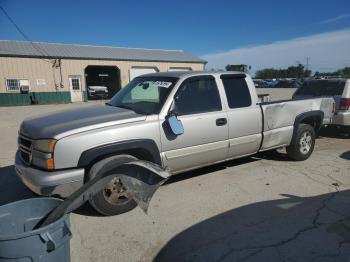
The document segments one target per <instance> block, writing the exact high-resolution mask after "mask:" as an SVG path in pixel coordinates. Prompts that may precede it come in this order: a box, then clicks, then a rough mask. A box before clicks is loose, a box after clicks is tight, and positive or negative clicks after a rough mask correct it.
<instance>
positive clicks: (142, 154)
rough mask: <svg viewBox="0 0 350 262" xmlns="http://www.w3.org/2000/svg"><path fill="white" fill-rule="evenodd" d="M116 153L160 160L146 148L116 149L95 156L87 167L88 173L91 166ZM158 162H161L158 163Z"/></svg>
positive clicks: (154, 160) (152, 160)
mask: <svg viewBox="0 0 350 262" xmlns="http://www.w3.org/2000/svg"><path fill="white" fill-rule="evenodd" d="M116 155H131V156H134V157H136V158H138V159H140V160H146V161H150V162H154V163H157V162H158V161H156V159H154V158H153V156H152V154H151V153H150V152H149V151H147V150H146V149H144V148H134V149H126V150H120V151H116V152H113V153H109V154H102V155H99V156H98V157H96V158H94V159H93V160H92V161H91V162H90V163H89V164H88V165H87V166H86V167H85V170H86V173H88V172H89V171H90V169H91V167H92V166H93V165H94V164H96V163H97V162H99V161H101V160H102V159H105V158H107V157H111V156H116ZM157 164H160V163H157Z"/></svg>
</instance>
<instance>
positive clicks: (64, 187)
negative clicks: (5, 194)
mask: <svg viewBox="0 0 350 262" xmlns="http://www.w3.org/2000/svg"><path fill="white" fill-rule="evenodd" d="M15 170H16V173H17V175H18V177H19V178H20V179H21V180H22V182H23V183H24V184H25V185H26V186H27V187H28V188H29V189H30V190H31V191H33V192H34V193H36V194H38V195H43V196H52V195H58V196H61V197H68V196H69V195H71V194H72V193H73V192H75V191H76V190H77V189H78V188H80V187H81V186H82V185H83V184H84V174H85V170H84V169H83V168H79V169H65V170H59V171H51V172H49V171H43V170H40V169H36V168H33V167H31V166H28V165H26V164H25V163H24V162H23V161H22V159H21V157H20V155H19V152H17V153H16V160H15Z"/></svg>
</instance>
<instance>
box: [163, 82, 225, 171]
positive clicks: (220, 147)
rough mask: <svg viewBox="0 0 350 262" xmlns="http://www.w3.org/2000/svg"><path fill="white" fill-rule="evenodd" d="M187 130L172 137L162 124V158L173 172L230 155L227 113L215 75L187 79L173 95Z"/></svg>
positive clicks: (176, 108) (176, 107)
mask: <svg viewBox="0 0 350 262" xmlns="http://www.w3.org/2000/svg"><path fill="white" fill-rule="evenodd" d="M174 103H175V106H174V108H175V111H176V112H177V114H178V119H179V120H180V121H181V122H182V125H183V128H184V133H183V134H182V135H179V136H176V137H175V136H172V135H171V134H169V132H168V131H167V129H166V128H164V127H163V126H162V127H161V144H162V152H163V159H164V163H165V165H166V166H168V167H169V168H170V169H171V171H172V172H179V171H184V170H187V169H191V168H194V167H198V166H202V165H208V164H211V163H214V162H217V161H220V160H224V159H226V158H227V153H228V140H227V139H228V125H227V115H226V112H224V111H223V110H222V108H223V107H222V101H221V97H220V94H219V90H218V87H217V84H216V80H215V78H214V77H213V76H196V77H190V78H188V79H186V80H185V81H184V82H183V83H182V84H181V86H180V87H179V89H178V91H177V92H176V94H175V97H174Z"/></svg>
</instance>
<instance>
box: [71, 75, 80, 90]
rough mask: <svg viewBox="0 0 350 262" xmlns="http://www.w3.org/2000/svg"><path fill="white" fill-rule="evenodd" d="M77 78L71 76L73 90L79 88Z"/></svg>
mask: <svg viewBox="0 0 350 262" xmlns="http://www.w3.org/2000/svg"><path fill="white" fill-rule="evenodd" d="M79 82H80V81H79V78H72V89H73V90H80V83H79Z"/></svg>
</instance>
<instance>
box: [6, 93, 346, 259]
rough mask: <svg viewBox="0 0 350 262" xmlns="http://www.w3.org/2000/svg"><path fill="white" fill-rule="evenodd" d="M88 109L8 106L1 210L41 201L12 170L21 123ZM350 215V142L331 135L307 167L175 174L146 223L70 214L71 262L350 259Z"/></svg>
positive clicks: (128, 217)
mask: <svg viewBox="0 0 350 262" xmlns="http://www.w3.org/2000/svg"><path fill="white" fill-rule="evenodd" d="M259 92H260V91H259ZM274 92H277V93H276V94H275V97H280V98H282V99H286V98H288V96H289V94H286V93H283V92H286V91H278V90H277V91H276V90H274ZM281 92H282V93H283V94H282V93H281ZM267 93H269V92H267ZM291 93H292V92H291ZM89 104H91V103H87V104H85V103H82V104H70V105H47V106H23V107H6V108H0V130H1V138H0V205H2V204H5V203H8V202H12V201H15V200H18V199H22V198H26V197H33V195H32V194H31V193H30V192H29V191H28V190H27V189H26V188H25V187H24V186H23V185H22V184H21V182H20V181H19V179H18V178H17V177H16V176H15V174H14V170H13V160H14V153H15V150H16V137H17V130H18V127H19V125H20V122H21V121H22V120H23V119H24V118H25V117H29V116H35V115H38V114H41V113H46V112H52V111H56V110H61V109H65V108H72V107H82V106H88V105H89ZM349 207H350V139H349V137H347V136H343V135H338V134H334V133H331V132H329V131H323V132H322V134H321V136H320V138H319V139H318V140H317V142H316V147H315V151H314V153H313V155H312V156H311V158H310V159H309V160H307V161H305V162H292V161H289V160H288V159H287V158H286V157H285V154H284V152H283V150H282V151H279V152H278V153H275V154H272V153H271V154H260V155H258V156H254V157H249V158H244V159H241V160H234V161H230V162H227V163H224V164H220V165H215V166H213V167H209V168H204V169H200V170H197V171H193V172H188V173H185V174H181V175H177V176H174V177H173V178H172V179H171V181H170V182H169V183H167V184H166V185H164V186H163V187H161V188H160V189H159V191H158V192H157V193H156V194H155V196H154V199H153V200H152V202H151V205H150V208H149V213H148V215H145V214H144V213H143V212H142V211H141V210H140V209H139V208H137V209H134V210H133V211H131V212H129V213H126V214H123V215H120V216H114V217H100V216H98V215H97V214H95V213H94V212H93V211H92V210H91V209H89V207H88V206H84V207H83V208H81V209H79V210H78V211H77V212H75V213H74V214H72V216H71V222H72V230H73V239H72V241H71V256H72V261H73V262H78V261H350V260H349V258H350V208H349Z"/></svg>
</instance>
